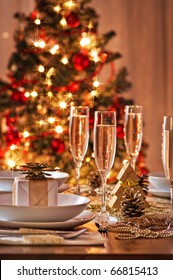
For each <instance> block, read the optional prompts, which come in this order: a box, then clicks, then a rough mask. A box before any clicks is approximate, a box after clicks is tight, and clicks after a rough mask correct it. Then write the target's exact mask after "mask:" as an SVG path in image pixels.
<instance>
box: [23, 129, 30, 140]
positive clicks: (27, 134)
mask: <svg viewBox="0 0 173 280" xmlns="http://www.w3.org/2000/svg"><path fill="white" fill-rule="evenodd" d="M27 137H29V132H28V131H27V130H25V131H24V132H23V138H27Z"/></svg>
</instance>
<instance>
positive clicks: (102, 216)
mask: <svg viewBox="0 0 173 280" xmlns="http://www.w3.org/2000/svg"><path fill="white" fill-rule="evenodd" d="M118 220H119V219H118V217H116V216H112V215H110V213H108V212H99V213H98V214H97V215H96V217H95V219H94V221H95V223H97V224H98V225H99V229H100V230H104V229H106V228H107V227H108V225H110V224H112V223H117V222H118Z"/></svg>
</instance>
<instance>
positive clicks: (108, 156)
mask: <svg viewBox="0 0 173 280" xmlns="http://www.w3.org/2000/svg"><path fill="white" fill-rule="evenodd" d="M93 142H94V156H95V162H96V165H97V168H98V170H99V173H100V175H101V178H102V208H101V211H100V213H99V214H98V224H99V225H100V229H102V230H103V229H105V228H106V226H107V223H108V219H109V214H108V213H107V211H106V181H107V177H108V175H109V172H110V170H111V168H112V166H113V163H114V159H115V152H116V112H112V111H96V112H95V116H94V141H93Z"/></svg>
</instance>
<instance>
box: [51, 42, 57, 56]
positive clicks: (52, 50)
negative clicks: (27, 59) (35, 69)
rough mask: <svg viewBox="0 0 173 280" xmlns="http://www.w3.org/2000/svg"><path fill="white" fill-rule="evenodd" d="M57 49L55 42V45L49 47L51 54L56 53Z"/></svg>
mask: <svg viewBox="0 0 173 280" xmlns="http://www.w3.org/2000/svg"><path fill="white" fill-rule="evenodd" d="M58 50H59V45H58V44H56V45H54V46H53V47H52V48H51V49H50V53H51V54H52V55H54V54H56V53H57V52H58Z"/></svg>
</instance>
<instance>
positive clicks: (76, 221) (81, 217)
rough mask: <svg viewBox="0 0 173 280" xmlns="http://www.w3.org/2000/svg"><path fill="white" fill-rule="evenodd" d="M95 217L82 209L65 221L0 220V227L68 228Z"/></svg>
mask: <svg viewBox="0 0 173 280" xmlns="http://www.w3.org/2000/svg"><path fill="white" fill-rule="evenodd" d="M94 217H95V214H94V213H92V212H91V211H90V210H84V211H83V212H82V213H81V214H80V215H78V216H76V217H75V218H73V219H70V220H68V221H65V222H37V223H34V222H14V221H2V220H0V227H7V228H8V227H9V228H20V227H27V228H28V227H29V228H43V229H51V228H52V229H70V228H74V227H77V226H81V225H83V224H85V223H88V222H90V221H92V220H93V219H94Z"/></svg>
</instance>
